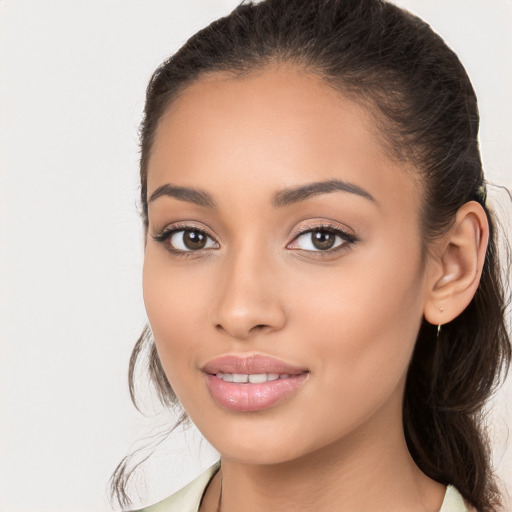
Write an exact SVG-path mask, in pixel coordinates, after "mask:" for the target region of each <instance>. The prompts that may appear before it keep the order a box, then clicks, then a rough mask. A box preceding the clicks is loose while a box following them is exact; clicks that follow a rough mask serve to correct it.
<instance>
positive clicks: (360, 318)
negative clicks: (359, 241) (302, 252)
mask: <svg viewBox="0 0 512 512" xmlns="http://www.w3.org/2000/svg"><path fill="white" fill-rule="evenodd" d="M415 254H416V255H417V257H416V256H415ZM379 255H380V262H381V263H382V264H379V265H376V264H375V260H374V258H373V257H371V256H370V260H372V261H373V264H370V261H364V259H362V258H361V259H356V258H354V260H353V261H352V260H350V261H349V260H348V259H347V261H346V266H344V267H340V268H337V269H331V271H330V272H328V273H327V272H326V273H316V275H314V276H313V274H311V275H310V276H309V277H307V276H305V277H304V279H302V281H301V286H300V287H297V289H296V290H295V293H294V296H295V297H296V302H295V306H296V309H295V314H296V315H297V319H299V318H301V317H302V318H307V321H304V322H303V323H302V325H301V329H300V332H301V338H302V339H303V341H304V342H305V343H307V344H308V347H309V348H308V351H310V354H311V355H312V356H314V357H315V360H316V361H318V368H319V370H318V376H319V378H320V379H321V380H322V382H323V385H324V386H325V387H326V388H327V389H330V390H332V392H333V393H339V394H340V395H339V396H340V397H343V401H344V404H345V405H346V406H347V407H353V408H354V409H357V408H360V407H361V405H362V402H363V401H364V400H368V405H370V403H371V404H373V406H375V405H376V402H378V401H382V400H384V399H385V397H386V396H389V394H390V393H392V392H393V391H394V390H395V389H396V387H397V386H398V385H399V383H400V382H401V381H402V380H403V378H404V376H405V374H406V372H407V368H408V365H409V361H410V358H411V356H412V351H413V349H414V344H415V340H416V336H417V333H418V330H419V327H420V324H421V319H422V296H423V292H422V287H421V283H422V278H421V276H422V274H421V269H420V265H419V261H420V260H419V253H415V252H414V251H412V250H411V252H409V253H408V254H406V255H405V256H406V257H405V256H404V257H398V256H397V255H396V254H394V255H392V256H390V257H389V258H388V259H387V260H386V258H385V255H386V251H384V250H381V251H379ZM354 392H356V393H355V394H354ZM350 397H353V398H354V399H355V400H353V401H351V400H350ZM369 408H370V409H371V407H369ZM345 412H346V411H345Z"/></svg>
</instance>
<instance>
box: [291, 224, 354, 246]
mask: <svg viewBox="0 0 512 512" xmlns="http://www.w3.org/2000/svg"><path fill="white" fill-rule="evenodd" d="M356 240H357V239H356V237H355V236H354V235H352V234H349V233H346V232H344V231H343V230H341V229H337V228H334V227H323V226H319V227H316V228H313V229H308V230H307V231H303V232H302V233H300V234H299V235H298V236H296V237H295V239H294V240H293V242H292V243H291V244H290V245H289V246H288V247H289V248H291V249H301V250H304V251H309V252H317V253H322V252H326V253H327V252H329V253H331V252H335V251H336V249H338V248H339V249H341V248H342V247H344V246H348V245H350V244H352V243H354V242H355V241H356Z"/></svg>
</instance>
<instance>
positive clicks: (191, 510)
mask: <svg viewBox="0 0 512 512" xmlns="http://www.w3.org/2000/svg"><path fill="white" fill-rule="evenodd" d="M219 468H220V461H218V462H216V463H215V464H213V466H210V467H209V468H208V469H207V470H206V471H205V472H204V473H201V474H200V475H199V476H198V477H197V478H196V479H194V480H192V482H190V483H189V484H187V485H186V486H185V487H183V488H182V489H180V490H179V491H178V492H176V493H174V494H173V495H171V496H169V497H167V498H165V499H163V500H162V501H159V502H158V503H155V504H154V505H150V506H149V507H145V508H142V509H139V510H134V511H132V512H197V511H198V510H199V504H200V502H201V498H202V497H203V493H204V491H205V489H206V487H207V486H208V483H209V482H210V480H211V479H212V478H213V477H214V476H215V473H217V471H218V470H219Z"/></svg>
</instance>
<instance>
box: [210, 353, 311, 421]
mask: <svg viewBox="0 0 512 512" xmlns="http://www.w3.org/2000/svg"><path fill="white" fill-rule="evenodd" d="M201 369H202V371H203V372H204V374H205V378H206V386H207V388H208V391H209V393H210V396H211V397H212V398H213V400H214V401H215V402H216V404H217V405H219V406H220V407H221V408H223V409H228V410H230V411H236V412H256V411H263V410H265V409H268V408H270V407H272V406H275V405H277V404H281V403H284V402H287V401H289V400H291V399H292V398H293V396H295V394H296V392H297V391H298V390H299V389H300V388H301V386H302V384H303V383H304V382H306V381H307V379H308V377H309V374H310V372H309V370H307V369H305V368H301V367H298V366H295V365H293V364H290V363H287V362H285V361H282V360H280V359H276V358H274V357H270V356H267V355H262V354H253V355H246V356H240V355H231V354H226V355H223V356H221V357H217V358H215V359H212V360H210V361H209V362H207V363H206V364H205V365H204V366H203V367H202V368H201Z"/></svg>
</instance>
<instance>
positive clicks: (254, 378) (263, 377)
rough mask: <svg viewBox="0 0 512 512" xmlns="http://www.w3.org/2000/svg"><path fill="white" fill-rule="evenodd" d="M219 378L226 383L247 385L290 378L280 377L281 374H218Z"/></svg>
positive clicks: (284, 374)
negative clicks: (248, 383) (247, 383)
mask: <svg viewBox="0 0 512 512" xmlns="http://www.w3.org/2000/svg"><path fill="white" fill-rule="evenodd" d="M217 377H219V378H220V379H222V380H224V381H225V382H237V383H246V382H250V383H251V384H261V383H263V382H267V381H269V380H270V381H271V380H277V379H285V378H287V377H289V375H288V374H286V373H283V374H282V375H279V373H251V374H247V373H220V372H219V373H217Z"/></svg>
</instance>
